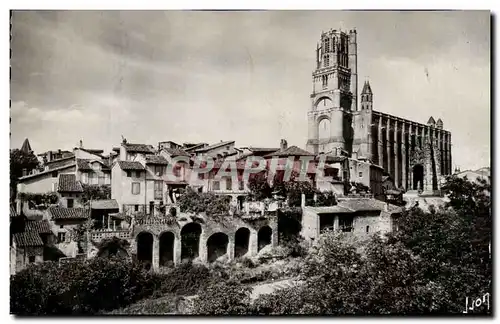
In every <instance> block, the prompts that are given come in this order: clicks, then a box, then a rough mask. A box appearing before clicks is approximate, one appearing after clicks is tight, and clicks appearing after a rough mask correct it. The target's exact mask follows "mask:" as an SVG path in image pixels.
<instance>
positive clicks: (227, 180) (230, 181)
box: [226, 178, 233, 190]
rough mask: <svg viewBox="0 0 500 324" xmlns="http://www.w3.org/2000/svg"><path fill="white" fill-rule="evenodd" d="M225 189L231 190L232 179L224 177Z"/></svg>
mask: <svg viewBox="0 0 500 324" xmlns="http://www.w3.org/2000/svg"><path fill="white" fill-rule="evenodd" d="M226 190H233V179H231V178H226Z"/></svg>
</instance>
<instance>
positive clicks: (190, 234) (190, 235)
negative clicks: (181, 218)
mask: <svg viewBox="0 0 500 324" xmlns="http://www.w3.org/2000/svg"><path fill="white" fill-rule="evenodd" d="M200 235H201V225H200V224H198V223H189V224H187V225H185V226H184V227H183V228H182V230H181V244H182V251H181V259H183V260H184V259H189V260H192V259H195V258H197V257H198V254H199V246H200Z"/></svg>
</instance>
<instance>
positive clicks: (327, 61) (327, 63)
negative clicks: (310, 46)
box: [323, 55, 330, 67]
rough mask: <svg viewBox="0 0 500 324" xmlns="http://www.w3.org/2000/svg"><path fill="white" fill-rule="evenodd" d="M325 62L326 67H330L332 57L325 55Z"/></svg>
mask: <svg viewBox="0 0 500 324" xmlns="http://www.w3.org/2000/svg"><path fill="white" fill-rule="evenodd" d="M323 62H324V67H327V66H329V65H330V57H329V56H328V55H325V57H324V59H323Z"/></svg>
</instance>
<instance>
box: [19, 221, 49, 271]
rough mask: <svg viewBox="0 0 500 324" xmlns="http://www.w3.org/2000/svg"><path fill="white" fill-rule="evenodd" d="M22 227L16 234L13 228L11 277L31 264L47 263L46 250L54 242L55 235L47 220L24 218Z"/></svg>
mask: <svg viewBox="0 0 500 324" xmlns="http://www.w3.org/2000/svg"><path fill="white" fill-rule="evenodd" d="M19 217H20V216H19ZM21 227H22V228H20V229H18V230H17V231H14V233H13V228H11V235H12V239H11V242H10V274H11V275H14V274H16V273H17V272H19V271H21V270H23V269H24V268H26V266H27V265H29V264H33V263H40V262H43V261H45V260H46V258H47V257H46V255H45V253H44V252H45V251H44V248H45V247H46V246H47V245H50V244H51V243H53V240H54V234H53V232H52V230H51V227H50V224H49V222H48V221H47V220H28V219H27V218H25V217H22V225H21Z"/></svg>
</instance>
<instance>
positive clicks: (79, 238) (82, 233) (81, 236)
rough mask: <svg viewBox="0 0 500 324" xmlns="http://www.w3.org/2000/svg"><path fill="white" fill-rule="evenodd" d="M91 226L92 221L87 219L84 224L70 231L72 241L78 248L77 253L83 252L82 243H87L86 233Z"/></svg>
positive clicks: (92, 224)
mask: <svg viewBox="0 0 500 324" xmlns="http://www.w3.org/2000/svg"><path fill="white" fill-rule="evenodd" d="M93 226H94V220H92V219H88V220H87V221H85V222H84V223H82V224H78V225H77V226H76V227H75V228H74V229H72V230H71V234H72V236H73V239H74V240H75V241H76V244H77V246H78V253H83V252H84V249H83V247H82V243H83V242H86V241H87V233H88V232H89V231H90V230H92V228H93ZM87 243H88V242H87Z"/></svg>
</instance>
